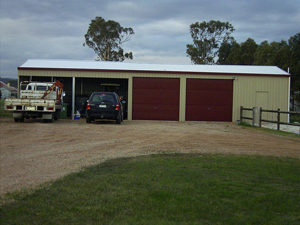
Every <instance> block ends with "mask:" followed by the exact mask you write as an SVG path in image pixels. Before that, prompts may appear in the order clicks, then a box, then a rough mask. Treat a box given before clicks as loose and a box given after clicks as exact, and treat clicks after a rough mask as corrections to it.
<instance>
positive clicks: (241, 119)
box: [240, 106, 243, 123]
mask: <svg viewBox="0 0 300 225" xmlns="http://www.w3.org/2000/svg"><path fill="white" fill-rule="evenodd" d="M242 122H243V106H241V108H240V123H242Z"/></svg>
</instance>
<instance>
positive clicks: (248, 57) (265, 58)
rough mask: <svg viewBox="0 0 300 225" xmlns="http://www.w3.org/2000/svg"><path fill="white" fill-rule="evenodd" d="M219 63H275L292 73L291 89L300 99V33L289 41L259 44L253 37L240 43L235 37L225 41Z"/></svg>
mask: <svg viewBox="0 0 300 225" xmlns="http://www.w3.org/2000/svg"><path fill="white" fill-rule="evenodd" d="M217 63H218V64H230V65H273V66H278V67H280V68H281V69H283V70H285V71H287V70H288V69H289V72H290V74H291V75H292V82H291V90H292V96H293V98H294V99H296V100H298V101H300V33H297V34H295V35H293V36H292V37H290V39H289V40H288V42H287V41H280V42H276V41H273V42H271V43H269V42H268V41H263V42H261V43H260V44H259V45H257V44H256V43H255V41H254V40H253V39H251V38H248V40H246V41H245V42H242V43H240V44H238V43H237V42H236V41H235V40H234V39H231V40H230V41H227V42H223V43H222V44H221V46H220V48H219V51H218V61H217Z"/></svg>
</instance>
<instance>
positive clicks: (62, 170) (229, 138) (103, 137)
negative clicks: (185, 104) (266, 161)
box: [0, 118, 300, 194]
mask: <svg viewBox="0 0 300 225" xmlns="http://www.w3.org/2000/svg"><path fill="white" fill-rule="evenodd" d="M0 138H1V145H0V165H1V168H0V169H1V170H0V185H1V190H0V194H3V193H6V192H8V191H15V190H19V189H20V188H23V187H26V188H28V187H35V186H36V185H39V184H42V183H44V182H46V181H51V180H54V179H56V178H58V177H61V176H64V175H66V174H68V173H70V172H74V171H78V170H80V168H82V167H84V166H88V165H92V164H96V163H99V162H103V161H105V160H107V159H111V158H117V157H128V156H137V155H144V154H154V153H174V152H177V153H190V152H192V153H196V152H197V153H234V154H257V155H273V156H290V157H296V158H300V138H291V137H280V136H275V135H271V134H267V133H264V132H260V131H255V130H252V129H247V128H243V127H240V126H237V125H235V124H232V123H212V122H159V121H125V122H124V123H123V124H122V125H116V124H113V123H107V122H106V123H93V124H86V123H85V121H84V120H80V121H71V120H60V121H56V122H54V123H52V124H45V123H41V122H40V121H26V122H25V123H14V122H13V120H12V119H9V118H0Z"/></svg>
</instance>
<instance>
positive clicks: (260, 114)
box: [259, 107, 262, 127]
mask: <svg viewBox="0 0 300 225" xmlns="http://www.w3.org/2000/svg"><path fill="white" fill-rule="evenodd" d="M261 117H262V107H259V127H261V120H262V119H261Z"/></svg>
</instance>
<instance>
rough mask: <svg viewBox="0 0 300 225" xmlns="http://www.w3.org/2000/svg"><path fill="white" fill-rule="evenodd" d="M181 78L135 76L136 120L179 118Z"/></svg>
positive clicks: (133, 113) (133, 116)
mask: <svg viewBox="0 0 300 225" xmlns="http://www.w3.org/2000/svg"><path fill="white" fill-rule="evenodd" d="M179 91H180V80H179V79H177V78H144V77H143V78H141V77H135V78H133V106H132V118H133V119H134V120H177V121H178V120H179Z"/></svg>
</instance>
